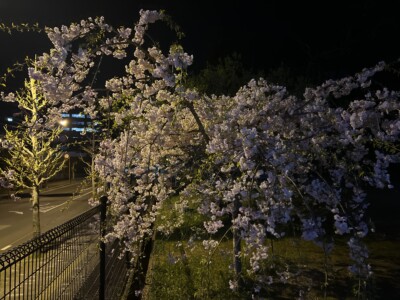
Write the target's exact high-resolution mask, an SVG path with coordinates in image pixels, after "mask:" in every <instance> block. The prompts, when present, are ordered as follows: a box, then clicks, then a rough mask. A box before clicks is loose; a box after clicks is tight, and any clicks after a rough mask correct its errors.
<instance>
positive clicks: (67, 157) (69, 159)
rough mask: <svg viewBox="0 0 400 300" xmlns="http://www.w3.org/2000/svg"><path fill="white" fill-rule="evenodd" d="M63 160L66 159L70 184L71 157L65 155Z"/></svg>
mask: <svg viewBox="0 0 400 300" xmlns="http://www.w3.org/2000/svg"><path fill="white" fill-rule="evenodd" d="M64 158H65V159H68V180H69V183H71V156H70V155H69V154H68V153H65V154H64Z"/></svg>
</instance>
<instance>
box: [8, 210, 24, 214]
mask: <svg viewBox="0 0 400 300" xmlns="http://www.w3.org/2000/svg"><path fill="white" fill-rule="evenodd" d="M8 212H10V213H15V214H17V215H23V214H24V212H23V211H16V210H9V211H8Z"/></svg>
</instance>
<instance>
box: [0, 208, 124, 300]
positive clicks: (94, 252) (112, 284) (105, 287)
mask: <svg viewBox="0 0 400 300" xmlns="http://www.w3.org/2000/svg"><path fill="white" fill-rule="evenodd" d="M103 203H104V204H103V205H99V206H97V207H94V208H92V209H91V210H89V211H87V212H85V213H83V214H81V215H80V216H78V217H76V218H74V219H72V220H70V221H68V222H66V223H64V224H62V225H60V226H58V227H55V228H53V229H51V230H49V231H47V232H46V233H44V234H42V235H40V236H39V237H37V238H35V239H32V240H30V241H28V242H26V243H24V244H22V245H20V246H18V247H16V248H14V249H11V250H9V251H7V252H5V253H3V254H1V255H0V299H7V300H8V299H43V300H44V299H51V300H53V299H68V300H70V299H101V300H103V299H120V296H121V294H122V292H123V290H124V288H125V285H126V282H127V276H128V272H129V266H128V264H127V263H126V261H125V260H124V259H119V255H120V252H119V247H118V242H117V241H116V242H115V243H111V244H107V245H105V244H104V243H102V242H101V239H100V236H101V234H104V223H103V224H101V223H102V222H101V220H104V219H105V202H103ZM102 207H103V209H102Z"/></svg>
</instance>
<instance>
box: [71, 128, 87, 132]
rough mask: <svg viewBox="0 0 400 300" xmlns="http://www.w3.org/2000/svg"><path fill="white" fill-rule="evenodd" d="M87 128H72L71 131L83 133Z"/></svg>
mask: <svg viewBox="0 0 400 300" xmlns="http://www.w3.org/2000/svg"><path fill="white" fill-rule="evenodd" d="M84 130H85V128H78V127H72V128H71V131H77V132H83V131H84Z"/></svg>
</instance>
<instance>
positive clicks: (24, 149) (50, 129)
mask: <svg viewBox="0 0 400 300" xmlns="http://www.w3.org/2000/svg"><path fill="white" fill-rule="evenodd" d="M37 86H38V85H37V83H36V82H35V80H33V79H30V80H29V81H26V82H25V89H24V90H23V91H22V92H19V93H16V95H13V94H11V95H9V96H8V97H5V99H4V100H5V101H12V102H17V103H18V105H19V108H20V109H21V110H22V112H23V114H24V119H23V120H22V122H21V123H20V124H18V125H17V126H16V128H7V127H5V131H6V135H5V141H4V143H3V145H4V146H6V148H7V150H8V152H9V155H8V156H7V157H2V159H3V160H4V162H5V165H6V166H5V168H4V169H2V170H1V174H2V176H4V177H5V178H6V179H7V181H8V183H9V184H11V185H12V186H13V187H15V188H24V189H25V188H26V189H29V190H30V191H31V201H32V221H33V235H34V236H38V235H39V234H40V210H39V209H40V186H41V185H42V184H44V183H45V182H46V181H47V180H49V179H50V178H52V177H53V176H54V175H56V174H57V173H58V172H59V171H60V170H61V169H62V167H63V165H64V158H63V153H62V152H61V149H60V146H61V145H60V143H59V141H58V137H59V134H60V133H61V132H62V127H61V126H60V125H58V124H57V122H56V121H53V120H51V119H49V117H48V116H46V114H47V109H48V104H49V103H48V101H47V100H46V98H45V97H44V96H43V95H41V94H40V93H39V92H38V90H37Z"/></svg>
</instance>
